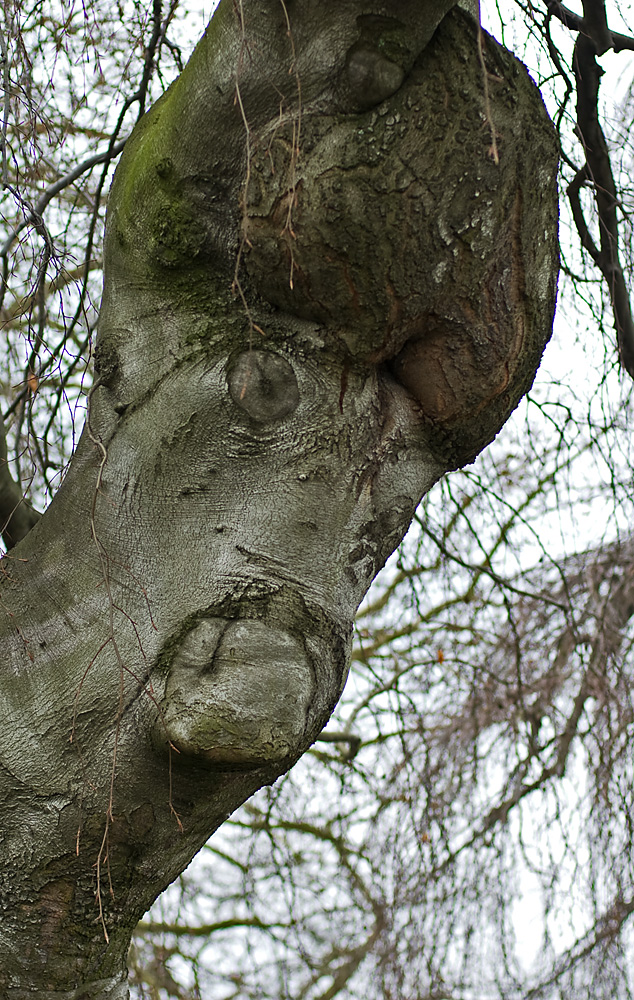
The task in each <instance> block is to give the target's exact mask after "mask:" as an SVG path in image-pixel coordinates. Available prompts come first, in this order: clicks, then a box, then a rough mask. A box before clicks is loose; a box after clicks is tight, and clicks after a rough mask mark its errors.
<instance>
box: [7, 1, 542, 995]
mask: <svg viewBox="0 0 634 1000" xmlns="http://www.w3.org/2000/svg"><path fill="white" fill-rule="evenodd" d="M451 7H452V3H451V2H450V0H425V2H421V0H383V2H367V0H339V2H338V3H336V4H335V3H331V2H329V0H285V2H284V0H268V2H267V3H266V4H263V3H261V2H256V0H240V2H239V3H234V2H233V0H221V3H220V6H219V7H218V9H217V12H216V14H215V15H214V18H213V19H212V22H211V24H210V26H209V29H208V31H207V33H206V35H205V37H204V38H203V39H202V41H201V42H200V44H199V46H198V48H197V49H196V51H195V53H194V55H193V57H192V59H191V61H190V62H189V64H188V66H187V67H186V69H185V71H184V72H183V74H182V75H181V77H180V78H179V79H178V80H177V81H176V82H175V83H174V85H173V86H172V87H171V88H170V89H169V91H168V92H167V94H166V95H165V96H164V97H163V98H162V99H161V100H160V101H159V102H158V103H157V104H156V105H155V107H154V108H152V110H151V111H150V112H149V113H148V114H147V115H146V116H145V118H144V119H143V120H142V121H141V123H140V124H139V125H138V126H137V128H136V129H135V131H134V133H133V135H132V136H131V138H130V140H129V141H128V144H127V146H126V149H125V151H124V154H123V157H122V160H121V164H120V166H119V168H118V170H117V175H116V178H115V182H114V185H113V189H112V193H111V197H110V202H109V209H108V226H107V235H106V248H105V259H106V269H105V285H104V294H103V304H102V311H101V319H100V326H99V335H98V342H97V348H96V356H95V370H96V382H95V387H94V389H93V391H92V393H91V398H90V409H89V420H88V422H87V426H86V428H85V430H84V433H83V436H82V438H81V441H80V443H79V446H78V449H77V452H76V454H75V457H74V459H73V462H72V465H71V467H70V469H69V471H68V474H67V476H66V479H65V481H64V483H63V485H62V487H61V489H60V490H59V493H58V494H57V496H56V498H55V500H54V502H53V503H52V504H51V506H50V508H49V509H48V510H47V512H46V513H45V515H44V517H43V518H42V519H41V521H39V523H37V524H36V525H35V527H33V528H32V529H31V530H30V532H29V533H28V534H27V535H26V537H25V538H24V539H23V540H22V542H21V543H20V544H19V545H18V546H16V547H15V548H14V549H12V550H11V551H10V552H9V554H8V556H7V557H6V559H5V560H4V564H3V572H2V580H1V585H2V591H1V594H0V600H1V608H2V610H3V612H4V613H3V615H2V616H1V624H2V628H3V630H4V635H3V650H4V659H3V662H2V670H1V674H0V692H1V694H0V697H1V704H2V710H3V718H4V725H3V729H2V736H1V739H0V761H1V770H0V774H1V785H0V809H1V815H2V822H1V833H0V838H1V843H2V848H1V855H0V858H1V863H0V993H1V994H2V996H3V997H5V996H6V997H7V998H11V1000H16V998H22V997H27V996H28V997H29V998H31V997H34V996H37V997H46V998H49V997H65V998H69V997H77V998H79V997H91V998H92V997H94V998H106V997H108V998H114V997H124V996H126V990H127V987H126V985H125V982H126V966H125V960H126V953H127V948H128V944H129V940H130V935H131V933H132V930H133V928H134V926H135V924H136V922H137V920H138V919H139V918H140V916H141V915H142V914H143V913H144V912H145V910H146V909H147V908H148V906H149V905H150V904H151V903H152V901H153V900H154V899H155V897H156V896H157V895H158V893H159V892H160V891H161V890H162V889H163V888H164V887H165V886H166V885H168V884H169V883H170V882H171V881H172V880H173V879H174V878H175V877H176V875H178V873H179V872H181V871H182V870H183V868H184V867H185V866H186V865H187V863H188V862H189V861H190V859H191V858H192V857H193V855H194V854H195V853H196V851H197V850H198V849H199V848H200V847H201V845H202V844H203V843H204V842H205V840H206V839H207V838H208V837H209V836H210V834H211V833H212V832H213V830H214V829H216V827H217V826H218V825H219V824H220V823H222V822H223V820H224V819H225V818H226V817H227V816H228V815H229V814H230V813H231V812H232V810H234V809H235V808H236V807H237V806H238V805H239V804H240V803H241V802H243V801H244V800H245V799H246V798H247V797H248V796H249V795H251V794H252V793H253V792H254V791H255V790H256V789H257V788H259V787H261V786H262V785H263V784H265V783H267V782H272V781H273V780H275V778H276V777H277V776H278V775H280V774H281V773H283V772H284V771H285V770H286V769H287V768H288V767H290V766H291V765H292V764H293V763H294V761H296V760H297V758H298V757H299V756H300V755H301V754H302V753H303V752H304V751H305V750H306V749H307V747H309V746H310V745H311V743H312V742H313V741H314V740H315V738H316V737H317V736H318V734H319V733H320V731H321V729H322V728H323V726H324V725H325V723H326V722H327V720H328V717H329V715H330V712H331V711H332V708H333V706H334V704H335V703H336V701H337V698H338V697H339V694H340V692H341V690H342V686H343V684H344V682H345V676H346V669H347V660H348V651H349V644H350V635H351V625H352V619H353V616H354V613H355V610H356V608H357V606H358V604H359V602H360V601H361V599H362V597H363V595H364V593H365V592H366V590H367V587H368V586H369V584H370V582H371V581H372V579H373V577H374V576H375V574H376V573H377V571H378V570H379V568H380V567H381V566H382V565H383V563H384V562H385V560H386V558H387V556H388V555H389V554H390V553H391V552H392V551H393V549H394V548H395V546H396V545H397V544H398V543H399V542H400V540H401V538H402V537H403V535H404V533H405V531H406V530H407V527H408V525H409V523H410V519H411V517H412V515H413V512H414V510H415V508H416V505H417V504H418V502H419V501H420V498H421V496H422V495H423V494H424V493H425V492H426V491H427V490H429V489H430V487H431V486H432V484H433V483H434V482H435V481H436V480H437V479H438V478H439V477H440V476H441V475H442V474H443V473H444V472H446V471H448V470H450V469H453V468H456V467H457V466H458V465H460V464H462V463H464V462H467V461H470V460H471V459H472V458H473V457H474V456H475V455H476V454H477V453H478V452H479V451H480V450H481V449H482V448H483V447H484V446H485V445H486V444H487V443H488V442H489V441H491V439H492V438H493V437H494V435H495V434H496V433H497V431H498V430H499V428H500V427H501V426H502V424H503V423H504V421H505V419H506V418H507V416H508V415H509V413H510V412H511V410H512V409H513V407H514V406H515V405H516V404H517V402H518V400H519V398H520V397H521V396H522V394H523V393H524V392H525V391H526V390H527V388H528V387H529V385H530V383H531V381H532V378H533V375H534V372H535V370H536V368H537V365H538V363H539V359H540V355H541V352H542V350H543V348H544V344H545V342H546V340H547V339H548V336H549V333H550V329H551V322H552V313H553V307H554V296H555V281H556V271H557V250H556V243H557V240H556V226H557V223H556V219H557V211H556V189H555V171H556V159H557V153H556V140H555V137H554V133H553V130H552V128H551V125H550V122H549V120H548V118H547V115H546V112H545V110H544V108H543V105H542V103H541V99H540V97H539V94H538V92H537V90H536V89H535V87H534V85H533V84H532V83H531V81H530V80H529V78H528V76H527V74H526V72H525V70H524V69H523V67H522V66H521V65H520V64H519V63H517V62H516V61H515V60H514V59H513V58H512V57H511V56H509V55H508V54H507V53H506V52H504V51H503V50H502V49H500V48H499V47H498V46H497V45H496V44H495V43H493V42H492V41H491V40H489V39H483V50H484V58H485V61H486V73H487V78H486V88H485V76H484V69H483V65H482V63H481V60H480V58H479V55H478V41H477V29H476V26H475V24H474V23H473V21H472V20H471V19H470V18H469V17H468V16H467V15H466V14H465V13H463V12H461V11H458V10H450V8H451ZM487 90H488V99H485V96H484V95H485V93H486V91H487ZM496 159H497V160H499V162H496Z"/></svg>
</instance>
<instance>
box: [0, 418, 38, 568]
mask: <svg viewBox="0 0 634 1000" xmlns="http://www.w3.org/2000/svg"><path fill="white" fill-rule="evenodd" d="M40 517H41V514H39V513H38V512H37V511H36V510H34V509H33V507H31V506H30V504H28V503H27V501H26V500H25V499H24V496H23V495H22V491H21V490H20V488H19V486H18V484H17V483H16V482H15V480H14V479H13V477H12V476H11V473H10V472H9V459H8V453H7V439H6V436H5V433H4V426H3V425H2V423H1V422H0V533H1V534H2V540H3V541H4V544H5V545H6V547H7V549H11V548H13V546H14V545H16V544H17V543H18V542H19V541H20V539H22V538H24V536H25V535H28V533H29V531H30V530H31V528H32V527H33V525H34V524H36V523H37V522H38V521H39V519H40Z"/></svg>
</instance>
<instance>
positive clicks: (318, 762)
mask: <svg viewBox="0 0 634 1000" xmlns="http://www.w3.org/2000/svg"><path fill="white" fill-rule="evenodd" d="M206 13H207V14H209V13H210V11H209V10H207V12H206ZM482 15H483V17H485V16H489V17H490V19H491V24H492V25H493V26H494V27H495V33H496V34H498V37H502V40H504V41H505V42H506V44H507V45H508V46H509V47H510V48H512V49H513V50H514V51H515V52H516V53H517V54H518V55H519V56H520V57H523V58H524V59H525V60H526V61H527V63H528V64H529V67H530V69H531V72H532V73H533V75H534V77H535V79H536V80H537V82H538V84H539V85H540V87H541V89H542V93H543V95H544V98H545V100H546V101H547V104H548V107H549V110H550V111H551V114H552V116H553V118H554V120H555V122H556V125H557V127H558V129H559V132H560V136H561V149H562V167H561V170H562V173H561V187H562V192H563V194H564V195H565V197H564V199H563V200H562V227H561V238H562V259H563V270H564V278H563V283H562V288H561V291H560V305H559V315H558V320H557V325H556V336H555V340H554V343H553V345H552V346H551V348H550V349H549V351H547V354H546V359H545V363H544V366H543V368H542V370H541V371H540V373H539V374H538V378H537V380H536V383H535V386H534V388H533V390H532V391H531V394H530V396H529V398H528V399H527V400H526V401H525V403H523V404H522V406H521V408H520V409H519V410H518V412H517V413H516V414H515V416H514V418H513V420H512V421H511V423H510V424H509V425H508V426H507V428H506V429H505V430H504V432H503V433H502V434H501V435H500V438H499V439H498V440H497V441H496V442H495V443H494V445H493V446H492V447H491V448H490V449H489V450H488V451H487V453H486V454H484V455H483V456H481V458H480V459H479V460H478V462H477V463H476V464H475V465H474V466H472V467H470V468H469V469H468V470H465V471H463V472H461V473H456V474H455V475H454V476H453V477H451V478H450V479H449V480H448V481H446V482H445V483H444V484H442V485H440V486H439V487H437V488H436V489H435V491H433V492H432V493H431V494H430V495H429V497H428V498H427V499H426V501H425V503H424V505H423V507H422V508H421V510H420V511H419V514H418V517H417V520H416V523H415V525H414V527H413V530H412V532H411V534H410V536H409V537H408V538H407V540H406V542H405V543H404V545H403V547H402V549H401V551H400V553H399V555H398V558H394V559H393V560H392V561H391V562H390V564H389V565H388V567H387V568H386V570H385V572H384V574H383V576H382V578H381V579H380V580H379V582H378V583H377V584H376V586H375V588H374V589H373V590H372V591H371V593H370V595H369V597H368V599H367V601H366V603H365V605H364V606H363V607H362V609H361V612H360V614H359V618H358V623H357V637H356V644H355V650H354V654H353V662H352V667H351V676H350V681H349V683H348V686H347V688H346V692H345V694H344V697H343V699H342V702H341V704H340V706H339V707H338V709H337V713H336V715H335V717H334V718H333V720H332V722H331V724H330V726H329V730H328V731H327V732H326V733H325V734H324V739H323V740H322V741H321V742H318V743H317V744H315V746H314V747H313V749H312V751H311V752H310V753H309V754H307V755H306V756H305V758H304V759H303V760H302V761H301V762H300V764H299V765H298V766H297V767H296V768H295V769H294V770H293V771H292V772H291V773H290V774H289V775H287V776H286V777H285V778H284V779H283V780H281V781H280V782H278V783H277V784H276V786H275V787H274V788H273V789H268V790H266V791H263V792H261V793H259V794H258V795H257V796H256V797H255V798H254V799H252V800H251V801H250V803H249V804H248V805H247V806H245V807H243V809H242V810H240V811H239V812H238V813H237V814H235V816H234V817H233V818H232V820H231V821H230V822H229V823H227V824H226V825H225V826H224V827H223V828H221V830H220V831H219V832H218V833H217V834H216V835H215V836H214V838H213V839H212V841H210V843H209V844H208V846H207V847H206V848H205V850H204V851H203V852H202V854H201V855H200V856H199V858H198V859H197V861H196V862H194V864H193V866H192V867H191V868H190V870H189V871H188V872H186V873H185V875H184V876H182V878H181V880H180V881H179V882H178V883H176V884H175V885H174V886H173V887H172V888H171V889H170V890H169V891H168V893H167V894H166V895H165V896H164V897H163V899H162V900H161V901H160V902H159V903H158V904H157V906H156V907H155V908H154V909H153V910H152V911H151V913H150V914H149V915H148V916H147V917H146V919H145V921H144V922H143V923H142V924H141V925H140V927H139V929H138V933H137V935H136V938H135V943H134V946H133V952H132V955H131V965H132V970H133V977H134V978H133V982H134V987H133V988H134V990H135V995H136V996H137V997H139V998H142V997H143V998H152V1000H164V998H168V997H175V998H181V1000H195V998H200V997H204V998H205V1000H216V998H218V1000H220V998H222V1000H229V998H241V1000H251V998H252V1000H255V998H271V1000H273V998H275V1000H278V998H280V1000H281V998H293V1000H332V998H334V997H340V998H342V1000H345V998H347V1000H351V998H358V997H360V996H365V997H367V998H368V1000H374V998H376V1000H379V998H388V1000H397V998H398V1000H413V998H417V1000H423V998H425V1000H443V998H446V1000H493V998H506V1000H512V998H513V1000H514V998H518V1000H519V998H522V1000H524V998H528V997H531V998H535V1000H537V998H540V1000H564V998H570V997H576V996H592V997H595V998H597V1000H607V998H608V997H610V998H612V997H618V998H619V1000H620V998H623V1000H625V998H627V997H631V996H634V980H633V979H632V972H631V969H632V966H633V964H634V963H633V961H632V956H633V944H634V942H633V941H632V920H631V915H632V912H633V911H634V870H633V860H632V859H633V858H634V830H633V828H632V816H634V767H633V765H632V761H633V760H634V752H633V751H634V746H633V740H634V736H633V733H634V700H633V685H634V664H633V659H632V648H631V647H632V641H633V639H634V627H633V625H632V617H633V615H634V542H633V540H632V535H631V525H632V523H633V521H634V510H633V500H634V492H633V489H632V464H633V462H632V460H633V457H634V456H633V455H632V450H631V444H630V441H631V439H632V419H631V413H632V409H631V392H630V384H631V383H630V380H629V378H626V377H624V375H623V370H625V371H626V372H628V373H629V375H631V376H634V326H633V323H632V313H631V304H630V294H629V280H630V276H631V273H632V264H633V256H634V255H633V250H632V227H631V212H632V208H633V204H634V191H633V189H632V182H631V176H632V162H633V154H634V149H633V144H634V130H633V129H632V112H633V110H634V97H633V96H632V82H631V74H632V64H631V62H630V61H629V52H630V51H632V50H634V37H632V36H631V35H630V34H629V33H628V29H627V25H625V24H622V23H619V24H618V25H616V26H615V23H614V19H616V18H617V16H619V12H618V10H617V9H616V7H615V6H614V7H612V6H610V5H606V4H605V3H602V2H600V0H585V2H584V4H583V15H581V14H578V13H574V12H573V11H571V10H569V9H568V8H566V7H564V6H563V5H561V4H559V3H557V2H554V0H546V2H543V0H537V2H531V3H526V4H524V3H522V2H518V3H516V4H514V5H513V6H512V7H511V6H509V7H506V8H504V9H499V10H498V11H497V14H496V13H495V11H485V10H484V8H483V11H482ZM201 26H202V18H201V15H200V13H194V12H193V11H192V10H191V9H190V7H189V6H186V5H185V4H182V3H178V0H172V2H171V3H170V4H169V5H168V4H167V3H163V2H162V0H155V2H154V3H153V5H152V6H151V7H150V6H149V5H146V4H141V3H136V2H127V0H126V2H124V0H121V2H120V3H118V4H112V3H111V2H109V3H105V2H101V0H91V2H88V0H86V2H84V3H83V4H75V3H74V2H73V0H69V2H62V0H60V2H59V3H49V2H38V3H32V4H28V3H17V2H15V0H5V3H4V6H3V12H2V24H1V29H0V56H1V58H2V73H3V79H2V84H3V108H2V126H1V130H2V131H1V136H2V165H1V170H2V183H3V192H2V205H1V209H0V210H1V212H2V216H1V219H2V232H1V233H0V258H1V268H2V277H1V286H0V318H1V321H2V324H3V330H4V334H5V337H4V348H5V349H4V353H3V368H2V384H1V389H2V396H3V415H4V426H5V433H6V440H5V438H4V436H3V437H2V439H1V440H0V517H1V518H2V521H3V529H4V530H3V537H4V540H5V544H6V546H7V547H10V546H11V545H12V544H13V542H14V541H15V540H16V539H17V538H19V537H20V536H21V534H23V533H24V532H25V530H28V527H29V526H30V524H32V523H33V520H34V519H35V518H36V517H37V514H36V510H39V509H42V507H43V506H44V505H45V504H46V503H47V502H48V499H49V498H50V496H51V495H52V493H54V491H55V489H56V488H57V486H58V484H59V482H60V479H61V477H62V475H63V471H64V468H65V465H66V463H67V461H68V458H69V456H70V454H71V453H72V449H73V445H74V440H75V427H76V426H77V429H79V427H80V425H81V423H82V422H83V415H84V410H85V406H84V400H85V397H86V394H87V392H88V391H89V388H90V382H91V364H90V357H91V342H92V336H93V333H94V329H95V324H96V318H97V306H98V301H99V293H100V282H101V238H102V229H103V216H104V211H105V203H106V198H107V191H108V186H109V183H110V178H111V174H112V170H113V167H114V165H115V163H116V159H117V156H118V154H119V153H120V151H121V149H122V147H123V143H124V142H125V138H126V135H127V134H128V133H129V131H130V129H131V127H132V125H133V124H134V122H135V121H136V120H137V119H138V118H139V116H140V115H141V114H142V113H143V111H144V109H145V108H146V107H147V106H148V105H149V103H150V102H151V101H153V100H154V99H155V98H156V97H158V96H159V94H160V93H161V92H162V90H163V89H164V88H165V87H166V86H167V85H168V84H169V82H170V81H171V79H173V77H174V76H175V75H176V73H178V71H179V69H180V68H181V66H182V64H183V61H184V60H185V59H186V57H187V55H188V54H189V51H190V50H191V48H192V47H193V44H194V43H195V41H196V37H197V35H198V34H199V33H200V28H201ZM617 28H618V30H617ZM245 33H246V35H245V37H246V39H247V41H248V25H246V26H245ZM476 58H477V55H476ZM619 61H620V62H619ZM602 63H603V66H602ZM617 64H618V65H619V66H622V68H621V69H618V68H617V69H616V70H615V68H614V67H615V66H617ZM604 69H605V71H606V72H607V73H611V74H613V77H614V76H615V74H616V77H618V80H619V84H618V86H619V87H620V89H618V88H617V87H616V84H615V86H614V87H613V88H612V89H613V90H616V91H617V92H618V101H617V102H616V103H615V104H614V105H613V106H608V104H607V103H606V102H607V98H608V97H609V93H608V92H607V90H606V88H605V87H604V89H603V90H601V89H600V87H599V83H600V80H601V75H602V73H603V71H604ZM628 74H629V76H628ZM300 83H301V82H300ZM300 83H298V90H299V87H300ZM300 155H301V149H300ZM614 330H615V331H616V344H617V348H615V346H614V340H615V337H614Z"/></svg>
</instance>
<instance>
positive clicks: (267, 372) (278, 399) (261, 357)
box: [227, 350, 299, 423]
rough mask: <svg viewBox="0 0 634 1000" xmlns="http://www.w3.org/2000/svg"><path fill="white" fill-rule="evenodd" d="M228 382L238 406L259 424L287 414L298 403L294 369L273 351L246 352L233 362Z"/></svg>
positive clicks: (295, 407)
mask: <svg viewBox="0 0 634 1000" xmlns="http://www.w3.org/2000/svg"><path fill="white" fill-rule="evenodd" d="M227 383H228V386H229V394H230V395H231V398H232V400H233V401H234V403H235V404H236V406H239V407H240V409H242V410H245V412H246V413H248V415H249V416H250V417H251V418H252V419H253V420H257V421H258V422H260V423H265V422H267V421H269V420H279V419H280V418H281V417H285V416H287V415H288V414H289V413H292V412H293V410H295V409H297V405H298V403H299V389H298V387H297V379H296V377H295V372H294V371H293V369H292V367H291V365H290V364H289V362H288V361H287V360H286V358H283V357H282V356H281V355H280V354H274V353H273V352H272V351H256V350H249V351H243V353H242V354H239V355H238V357H237V358H235V359H234V360H233V362H232V364H231V365H230V367H229V370H228V372H227Z"/></svg>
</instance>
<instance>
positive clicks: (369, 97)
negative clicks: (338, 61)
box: [346, 41, 405, 111]
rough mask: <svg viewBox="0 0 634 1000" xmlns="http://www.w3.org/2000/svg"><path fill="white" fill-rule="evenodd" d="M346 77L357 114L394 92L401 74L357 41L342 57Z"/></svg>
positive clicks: (371, 47)
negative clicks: (344, 62) (343, 58)
mask: <svg viewBox="0 0 634 1000" xmlns="http://www.w3.org/2000/svg"><path fill="white" fill-rule="evenodd" d="M346 75H347V77H348V85H349V87H350V93H351V95H352V97H353V100H354V101H355V102H356V104H357V107H358V110H359V111H367V110H369V109H370V108H373V107H375V106H376V105H377V104H381V102H382V101H385V100H387V98H388V97H391V96H392V94H394V93H396V91H397V90H398V88H399V87H400V86H401V84H402V83H403V80H404V78H405V72H404V71H403V69H402V68H401V67H400V66H398V65H397V64H396V63H395V62H392V61H391V59H386V58H385V56H384V55H382V54H381V53H380V52H379V51H378V50H377V49H376V48H375V47H374V46H373V45H371V44H370V43H368V42H366V41H360V42H357V43H356V44H355V45H353V46H352V48H351V49H350V50H349V52H348V55H347V56H346Z"/></svg>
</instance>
